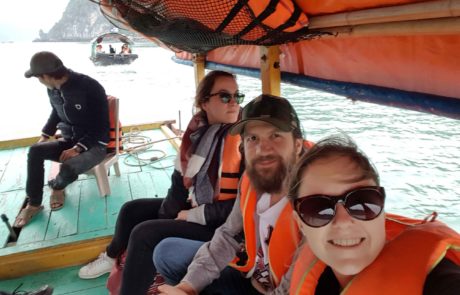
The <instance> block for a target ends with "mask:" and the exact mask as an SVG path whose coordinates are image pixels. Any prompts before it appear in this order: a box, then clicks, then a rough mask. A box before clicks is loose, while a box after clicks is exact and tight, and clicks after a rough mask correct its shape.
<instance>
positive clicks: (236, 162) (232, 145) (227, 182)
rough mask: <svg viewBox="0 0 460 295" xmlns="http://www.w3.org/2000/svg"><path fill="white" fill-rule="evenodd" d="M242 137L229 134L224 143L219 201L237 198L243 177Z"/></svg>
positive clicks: (220, 169)
mask: <svg viewBox="0 0 460 295" xmlns="http://www.w3.org/2000/svg"><path fill="white" fill-rule="evenodd" d="M240 143H241V137H240V136H239V135H230V134H227V136H226V137H225V141H224V150H223V153H222V159H221V161H220V163H221V164H220V165H221V166H220V167H219V171H220V181H219V195H218V196H217V199H218V200H220V201H222V200H229V199H234V198H236V195H237V193H238V182H239V181H240V176H241V153H240Z"/></svg>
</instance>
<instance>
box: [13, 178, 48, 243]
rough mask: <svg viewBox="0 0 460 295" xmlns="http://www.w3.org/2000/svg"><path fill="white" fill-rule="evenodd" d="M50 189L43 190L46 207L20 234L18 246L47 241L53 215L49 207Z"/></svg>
mask: <svg viewBox="0 0 460 295" xmlns="http://www.w3.org/2000/svg"><path fill="white" fill-rule="evenodd" d="M50 191H51V190H50V189H49V188H48V187H45V188H44V189H43V202H42V204H43V206H44V207H45V208H44V209H43V210H42V211H41V212H39V213H38V214H37V215H35V216H34V217H33V218H32V219H31V220H30V222H29V223H28V224H27V225H26V226H24V227H23V228H22V230H21V233H20V234H19V238H18V241H17V245H21V244H27V243H33V242H37V241H42V240H44V239H45V235H46V230H47V228H48V222H49V218H50V214H51V210H50V206H49V195H50Z"/></svg>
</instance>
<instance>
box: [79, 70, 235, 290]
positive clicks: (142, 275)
mask: <svg viewBox="0 0 460 295" xmlns="http://www.w3.org/2000/svg"><path fill="white" fill-rule="evenodd" d="M243 99H244V95H243V94H241V93H240V92H239V91H238V85H237V83H236V78H235V76H233V75H232V74H230V73H227V72H223V71H213V72H210V73H208V74H207V75H206V76H205V78H204V79H203V80H202V81H201V82H200V84H199V86H198V88H197V91H196V97H195V106H196V107H197V109H198V112H197V113H196V114H195V115H194V116H193V118H192V120H191V121H190V123H189V125H188V127H187V130H186V131H185V133H184V136H183V138H182V144H181V147H180V153H179V154H178V159H177V160H178V161H177V162H176V167H175V170H174V172H173V174H172V176H171V187H170V188H169V191H168V194H167V196H166V198H165V199H160V198H154V199H139V200H133V201H130V202H127V203H126V204H124V205H123V207H122V208H121V210H120V213H119V215H118V219H117V223H116V226H115V234H114V236H113V239H112V242H111V243H110V244H109V245H108V246H107V250H106V252H104V253H101V255H100V256H99V258H97V259H96V260H95V261H93V262H91V263H89V264H87V265H86V266H84V267H82V268H81V269H80V272H79V276H80V278H83V279H90V278H96V277H99V276H101V275H103V274H104V273H107V272H110V271H111V269H112V267H113V266H114V265H115V261H116V260H115V259H116V258H117V257H119V256H120V255H121V254H122V253H123V252H124V251H125V250H126V263H125V266H124V271H123V276H122V283H121V288H120V294H131V295H132V294H145V293H146V291H147V289H148V288H149V286H150V285H151V283H152V282H153V278H154V274H155V268H154V265H153V263H152V259H151V256H152V252H153V250H154V248H155V246H156V245H157V244H158V243H159V242H160V241H161V240H162V239H164V238H167V237H184V238H189V239H195V240H201V241H208V240H210V239H211V238H212V236H213V234H214V230H215V229H216V228H217V227H218V226H220V225H221V224H222V223H223V222H224V221H225V220H226V218H227V216H228V214H229V213H230V211H231V209H232V207H233V203H234V200H235V197H236V193H237V186H238V181H239V177H240V175H241V172H242V170H243V168H242V167H241V163H242V161H241V154H240V152H239V145H240V137H239V136H233V135H230V134H228V129H229V127H230V126H231V125H232V124H233V123H235V122H236V121H237V120H238V118H239V114H240V103H242V102H243Z"/></svg>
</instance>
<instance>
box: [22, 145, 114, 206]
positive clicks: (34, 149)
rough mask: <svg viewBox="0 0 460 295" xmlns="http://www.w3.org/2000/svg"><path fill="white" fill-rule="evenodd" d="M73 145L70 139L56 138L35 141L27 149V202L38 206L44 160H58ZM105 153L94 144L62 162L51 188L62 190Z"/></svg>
mask: <svg viewBox="0 0 460 295" xmlns="http://www.w3.org/2000/svg"><path fill="white" fill-rule="evenodd" d="M74 145H75V143H73V142H71V141H65V140H56V141H47V142H41V143H36V144H34V145H32V146H31V147H30V149H29V153H28V158H27V181H26V193H27V196H28V197H29V203H30V204H31V205H33V206H39V205H40V204H41V203H42V199H43V185H44V182H45V180H44V179H45V168H44V163H45V160H52V161H56V162H59V157H60V155H61V153H62V152H63V151H64V150H67V149H70V148H72V147H73V146H74ZM106 155H107V152H106V147H105V146H103V145H96V146H94V147H92V148H91V149H89V150H88V151H86V152H83V153H81V154H80V155H78V156H76V157H73V158H71V159H68V160H67V161H65V162H64V163H62V165H61V168H60V170H59V174H58V175H57V176H56V179H55V180H54V181H53V186H52V189H56V190H62V189H64V188H65V187H66V186H67V185H69V184H70V183H72V182H74V181H75V180H77V178H78V175H79V174H82V173H84V172H86V171H88V170H89V169H91V168H92V167H94V166H95V165H97V164H99V163H100V162H102V160H104V158H105V156H106Z"/></svg>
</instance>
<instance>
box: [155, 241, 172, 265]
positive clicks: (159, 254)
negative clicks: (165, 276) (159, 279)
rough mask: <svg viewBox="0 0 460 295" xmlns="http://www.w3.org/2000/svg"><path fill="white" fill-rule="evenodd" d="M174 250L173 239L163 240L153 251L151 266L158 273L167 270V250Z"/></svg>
mask: <svg viewBox="0 0 460 295" xmlns="http://www.w3.org/2000/svg"><path fill="white" fill-rule="evenodd" d="M171 248H174V240H173V239H164V240H163V241H161V242H160V243H159V244H158V245H157V246H156V247H155V250H154V251H153V255H152V256H153V257H152V259H153V264H155V267H156V269H157V271H158V272H159V273H164V271H165V270H167V268H168V267H167V265H168V263H167V262H168V261H167V259H165V258H167V257H169V255H170V252H169V249H171Z"/></svg>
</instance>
